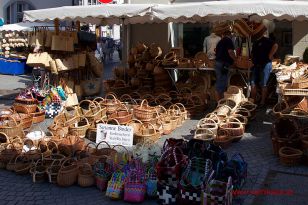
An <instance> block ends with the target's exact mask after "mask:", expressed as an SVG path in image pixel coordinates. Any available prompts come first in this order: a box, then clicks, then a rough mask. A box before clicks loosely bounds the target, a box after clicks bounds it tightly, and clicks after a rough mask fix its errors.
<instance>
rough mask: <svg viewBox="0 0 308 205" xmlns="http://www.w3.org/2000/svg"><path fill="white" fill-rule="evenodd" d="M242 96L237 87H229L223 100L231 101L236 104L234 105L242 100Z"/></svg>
mask: <svg viewBox="0 0 308 205" xmlns="http://www.w3.org/2000/svg"><path fill="white" fill-rule="evenodd" d="M242 95H243V90H241V89H240V88H239V87H237V86H229V87H228V90H227V91H226V92H225V93H224V98H225V99H231V100H233V101H234V102H236V104H239V103H240V102H242V100H243V99H242Z"/></svg>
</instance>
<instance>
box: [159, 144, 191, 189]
mask: <svg viewBox="0 0 308 205" xmlns="http://www.w3.org/2000/svg"><path fill="white" fill-rule="evenodd" d="M186 164H187V156H186V155H184V154H183V152H182V150H181V148H179V147H170V148H169V149H167V150H166V151H165V152H164V153H163V154H162V156H161V158H160V160H159V162H158V163H157V165H156V171H157V178H158V180H159V181H160V182H163V183H165V184H167V185H170V186H173V187H177V185H178V182H179V180H180V178H181V174H182V170H183V167H184V166H185V165H186Z"/></svg>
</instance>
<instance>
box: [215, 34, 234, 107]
mask: <svg viewBox="0 0 308 205" xmlns="http://www.w3.org/2000/svg"><path fill="white" fill-rule="evenodd" d="M235 59H236V57H235V51H234V45H233V41H232V36H231V31H229V30H227V31H225V32H224V34H223V38H222V39H221V40H220V41H219V42H218V44H217V46H216V64H215V72H216V85H215V88H216V100H217V101H219V100H220V99H222V98H223V95H224V92H225V91H226V89H227V86H228V73H229V67H230V66H231V65H232V64H233V62H234V61H235Z"/></svg>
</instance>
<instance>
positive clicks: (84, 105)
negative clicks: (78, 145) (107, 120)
mask: <svg viewBox="0 0 308 205" xmlns="http://www.w3.org/2000/svg"><path fill="white" fill-rule="evenodd" d="M77 113H78V114H79V115H80V116H83V117H85V118H87V119H88V121H89V122H91V123H92V122H93V121H95V120H98V119H100V118H101V106H100V104H99V103H98V102H96V101H91V100H83V101H81V102H80V103H79V105H78V108H77Z"/></svg>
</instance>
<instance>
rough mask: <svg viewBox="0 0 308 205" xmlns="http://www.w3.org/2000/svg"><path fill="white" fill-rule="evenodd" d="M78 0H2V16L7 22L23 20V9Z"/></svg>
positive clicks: (70, 3)
mask: <svg viewBox="0 0 308 205" xmlns="http://www.w3.org/2000/svg"><path fill="white" fill-rule="evenodd" d="M76 3H77V1H76V0H1V1H0V18H3V19H4V22H5V23H6V24H12V23H18V22H21V21H22V18H23V11H26V10H36V9H45V8H53V7H60V6H72V5H76Z"/></svg>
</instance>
